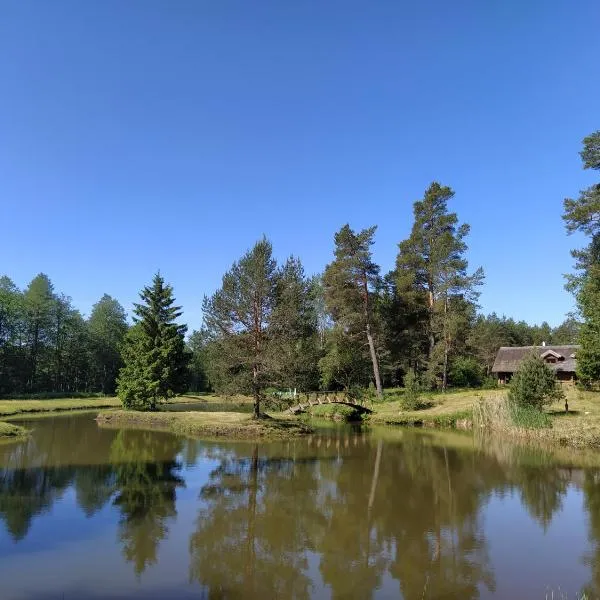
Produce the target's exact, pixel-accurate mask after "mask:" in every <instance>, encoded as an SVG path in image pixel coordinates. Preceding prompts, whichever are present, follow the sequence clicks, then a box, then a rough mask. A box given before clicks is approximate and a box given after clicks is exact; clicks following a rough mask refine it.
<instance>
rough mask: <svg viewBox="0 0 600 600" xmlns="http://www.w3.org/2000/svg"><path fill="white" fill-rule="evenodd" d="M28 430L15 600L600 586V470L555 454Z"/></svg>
mask: <svg viewBox="0 0 600 600" xmlns="http://www.w3.org/2000/svg"><path fill="white" fill-rule="evenodd" d="M28 425H29V426H30V427H33V428H34V432H33V434H32V436H31V437H30V438H29V439H28V440H27V441H24V442H19V443H2V444H0V521H1V524H0V598H2V599H3V600H8V599H13V598H14V599H17V598H57V599H58V598H61V599H62V598H65V599H70V598H73V599H78V600H79V599H92V598H94V599H96V598H98V599H99V598H156V599H158V598H161V599H162V598H174V599H177V598H196V599H197V598H206V599H209V598H210V599H212V598H244V599H246V598H249V599H252V598H260V599H270V598H339V599H346V598H357V599H368V598H406V599H417V600H419V599H422V598H435V599H438V598H461V599H468V598H545V597H546V594H547V590H549V589H553V590H554V594H555V596H554V597H555V598H559V597H566V595H567V594H568V598H574V597H575V595H576V594H577V593H579V592H580V591H581V590H583V589H586V590H587V591H588V592H589V593H591V597H594V598H595V597H596V592H597V591H598V590H599V589H600V544H599V542H600V470H597V469H585V470H583V469H579V468H568V467H565V466H564V465H559V464H556V463H555V462H553V461H551V460H549V458H548V457H547V456H546V455H544V454H543V453H539V452H538V453H530V452H522V451H520V450H518V449H515V448H512V447H507V446H503V445H497V446H495V447H494V446H491V445H488V446H486V447H485V449H484V450H480V449H477V445H476V444H475V443H474V441H473V440H472V439H471V438H469V437H468V436H466V437H465V436H458V435H453V436H441V437H440V436H435V435H432V434H428V433H426V432H419V431H399V430H393V431H389V430H387V431H384V432H374V433H371V434H361V433H360V432H359V431H356V430H352V429H350V428H340V429H332V430H328V431H323V432H322V433H319V434H318V435H315V436H311V437H310V438H306V439H300V440H295V441H290V442H285V443H268V444H260V445H257V444H252V443H239V444H234V443H212V442H201V441H195V440H186V439H182V438H177V437H175V436H172V435H170V434H166V433H159V432H139V431H119V430H111V429H99V428H98V427H97V426H96V423H95V421H94V420H93V415H90V414H89V413H88V414H85V415H77V416H67V417H65V416H62V417H52V418H45V419H37V420H35V421H31V422H30V423H29V424H28ZM561 594H563V596H561ZM548 597H550V596H549V595H548Z"/></svg>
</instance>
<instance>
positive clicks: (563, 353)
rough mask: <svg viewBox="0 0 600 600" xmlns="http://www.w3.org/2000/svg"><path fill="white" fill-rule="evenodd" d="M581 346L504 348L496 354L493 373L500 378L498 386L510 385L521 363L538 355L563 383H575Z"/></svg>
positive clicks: (544, 345)
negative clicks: (529, 356) (531, 356)
mask: <svg viewBox="0 0 600 600" xmlns="http://www.w3.org/2000/svg"><path fill="white" fill-rule="evenodd" d="M579 348H580V346H575V345H567V346H548V345H546V344H545V343H544V344H542V345H541V346H521V347H517V348H511V347H508V346H503V347H502V348H500V350H498V354H496V360H495V361H494V366H493V367H492V373H493V374H494V375H495V376H496V377H497V378H498V384H499V385H502V384H505V383H508V382H509V381H510V378H511V377H512V375H513V373H514V372H515V371H517V369H518V368H519V365H520V364H521V361H522V360H523V359H524V358H526V357H527V356H528V355H529V354H531V353H535V354H537V355H538V356H539V357H540V358H541V359H542V360H543V361H544V362H545V363H546V364H547V365H548V366H549V367H550V368H551V369H552V370H553V371H555V372H556V378H557V379H558V380H559V381H561V382H574V381H575V377H576V376H575V371H576V370H577V359H576V356H577V351H578V350H579Z"/></svg>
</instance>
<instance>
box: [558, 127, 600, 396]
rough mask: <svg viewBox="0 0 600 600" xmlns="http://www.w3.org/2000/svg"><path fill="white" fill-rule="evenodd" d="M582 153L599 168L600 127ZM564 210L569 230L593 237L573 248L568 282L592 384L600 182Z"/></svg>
mask: <svg viewBox="0 0 600 600" xmlns="http://www.w3.org/2000/svg"><path fill="white" fill-rule="evenodd" d="M580 155H581V159H582V161H583V168H584V169H594V170H596V171H600V130H599V131H596V132H594V133H592V134H591V135H589V136H587V137H586V138H584V140H583V150H582V151H581V153H580ZM564 210H565V212H564V215H563V219H564V220H565V223H566V227H567V231H568V232H569V233H573V232H575V231H579V232H581V233H583V234H585V235H587V236H589V237H590V238H591V240H590V243H589V245H588V246H587V247H586V248H583V249H581V250H573V251H572V253H571V254H572V255H573V257H574V258H575V260H576V263H575V268H576V269H577V270H578V271H579V273H578V275H575V276H571V277H570V278H569V282H568V284H567V287H568V288H569V289H571V290H572V291H573V292H575V295H576V297H577V304H578V307H579V311H580V313H581V316H582V318H583V323H582V324H581V328H580V332H579V341H580V343H581V350H580V351H579V353H578V354H577V372H578V373H577V374H578V377H579V379H580V381H581V382H582V383H583V384H584V385H587V386H590V385H592V384H593V383H595V382H598V381H600V308H599V307H600V183H596V184H594V185H592V186H590V187H589V188H587V189H585V190H583V191H582V192H581V194H580V195H579V198H577V199H576V200H574V199H571V198H567V199H566V200H565V201H564Z"/></svg>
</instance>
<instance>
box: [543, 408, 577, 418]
mask: <svg viewBox="0 0 600 600" xmlns="http://www.w3.org/2000/svg"><path fill="white" fill-rule="evenodd" d="M548 414H549V415H550V416H552V417H578V416H579V415H581V411H580V410H569V412H568V413H567V412H565V411H564V409H562V410H559V409H552V410H549V411H548Z"/></svg>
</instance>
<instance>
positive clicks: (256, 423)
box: [96, 410, 314, 440]
mask: <svg viewBox="0 0 600 600" xmlns="http://www.w3.org/2000/svg"><path fill="white" fill-rule="evenodd" d="M96 422H97V423H98V426H99V427H109V428H131V429H147V430H151V431H168V432H171V433H174V434H176V435H185V436H190V437H201V438H212V439H233V440H256V439H288V438H293V437H299V436H303V435H308V434H310V433H313V431H314V430H313V429H312V428H311V427H309V426H307V425H305V424H303V423H301V422H299V421H298V420H296V419H290V418H283V417H280V416H274V417H272V416H269V415H266V416H265V417H264V418H261V419H254V418H252V415H250V414H248V413H235V412H192V411H189V412H172V411H164V412H161V411H157V412H136V411H129V410H111V411H104V412H101V413H100V414H98V416H97V417H96Z"/></svg>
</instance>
